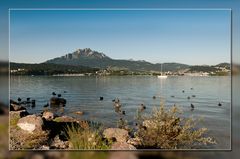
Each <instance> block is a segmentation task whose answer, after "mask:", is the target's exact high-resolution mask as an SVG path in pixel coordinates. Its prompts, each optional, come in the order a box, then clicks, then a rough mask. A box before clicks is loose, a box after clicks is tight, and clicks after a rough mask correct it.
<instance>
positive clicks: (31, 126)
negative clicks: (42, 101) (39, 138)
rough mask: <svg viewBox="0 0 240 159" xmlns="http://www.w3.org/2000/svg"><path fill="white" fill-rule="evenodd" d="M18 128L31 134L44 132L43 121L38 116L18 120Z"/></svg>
mask: <svg viewBox="0 0 240 159" xmlns="http://www.w3.org/2000/svg"><path fill="white" fill-rule="evenodd" d="M17 126H18V127H20V128H21V129H22V130H25V131H27V132H29V133H33V132H37V131H42V127H43V120H42V118H41V117H39V116H36V115H28V116H26V117H23V118H20V119H19V120H18V123H17Z"/></svg>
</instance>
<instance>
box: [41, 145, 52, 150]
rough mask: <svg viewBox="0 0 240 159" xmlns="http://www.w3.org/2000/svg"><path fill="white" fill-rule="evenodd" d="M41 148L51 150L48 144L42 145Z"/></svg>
mask: <svg viewBox="0 0 240 159" xmlns="http://www.w3.org/2000/svg"><path fill="white" fill-rule="evenodd" d="M39 149H40V150H50V147H49V146H46V145H42V146H41V147H39Z"/></svg>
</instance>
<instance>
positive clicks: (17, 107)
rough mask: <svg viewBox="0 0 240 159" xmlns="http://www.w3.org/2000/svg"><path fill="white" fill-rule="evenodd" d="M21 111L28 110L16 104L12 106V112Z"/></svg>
mask: <svg viewBox="0 0 240 159" xmlns="http://www.w3.org/2000/svg"><path fill="white" fill-rule="evenodd" d="M19 110H26V108H25V107H23V106H21V105H18V104H14V103H11V104H10V111H19Z"/></svg>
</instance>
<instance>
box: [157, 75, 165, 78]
mask: <svg viewBox="0 0 240 159" xmlns="http://www.w3.org/2000/svg"><path fill="white" fill-rule="evenodd" d="M157 77H158V78H167V76H166V75H159V76H157Z"/></svg>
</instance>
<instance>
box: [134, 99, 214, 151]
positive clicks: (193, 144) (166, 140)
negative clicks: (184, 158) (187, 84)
mask: <svg viewBox="0 0 240 159" xmlns="http://www.w3.org/2000/svg"><path fill="white" fill-rule="evenodd" d="M180 113H181V112H180V110H179V109H178V108H177V107H176V106H173V107H172V108H171V109H169V110H166V109H165V107H164V104H161V105H160V107H158V108H154V109H153V111H152V114H151V115H150V116H145V117H142V116H140V117H138V120H139V121H142V122H140V123H141V126H140V128H139V129H138V130H137V132H136V133H135V137H138V138H139V139H140V140H141V147H142V148H160V149H191V148H199V147H201V146H202V145H207V144H215V141H214V140H213V139H212V138H211V137H205V136H204V135H205V133H206V132H207V128H200V129H197V128H196V124H197V122H196V120H193V119H192V118H187V119H182V118H180V117H179V115H180Z"/></svg>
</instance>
